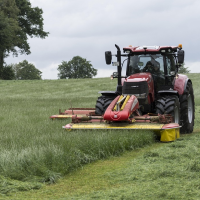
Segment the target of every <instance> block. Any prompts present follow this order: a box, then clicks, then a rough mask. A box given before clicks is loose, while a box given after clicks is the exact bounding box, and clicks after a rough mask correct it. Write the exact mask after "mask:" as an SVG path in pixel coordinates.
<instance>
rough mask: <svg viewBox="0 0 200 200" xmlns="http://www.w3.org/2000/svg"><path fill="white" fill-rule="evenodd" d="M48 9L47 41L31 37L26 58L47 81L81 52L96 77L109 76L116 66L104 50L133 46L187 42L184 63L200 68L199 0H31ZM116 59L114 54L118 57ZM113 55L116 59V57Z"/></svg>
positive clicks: (9, 60) (10, 60)
mask: <svg viewBox="0 0 200 200" xmlns="http://www.w3.org/2000/svg"><path fill="white" fill-rule="evenodd" d="M30 2H31V3H32V6H33V7H36V6H38V7H39V8H42V9H43V12H44V13H43V18H44V30H45V31H48V32H50V34H49V36H48V37H47V38H46V39H39V38H31V39H29V44H30V47H31V54H30V55H19V56H18V57H13V56H12V55H10V56H9V57H8V58H6V60H5V61H6V63H7V64H10V63H18V62H21V61H23V60H24V59H26V60H28V62H31V63H33V64H34V65H35V66H36V68H38V69H39V70H40V71H42V78H43V79H57V74H58V71H57V68H58V65H59V64H61V62H62V61H69V60H71V59H72V58H73V57H74V56H77V55H78V56H81V57H83V58H86V59H87V60H89V61H91V64H92V65H93V67H94V68H95V69H98V74H97V77H109V76H110V75H111V73H112V72H113V71H116V67H113V66H111V65H106V64H105V57H104V52H105V51H109V50H110V51H112V52H113V53H116V48H115V46H114V45H115V44H118V45H119V46H120V48H121V49H122V48H123V47H126V46H129V45H132V46H142V45H149V46H150V45H151V46H152V45H159V46H162V45H167V46H176V45H178V44H182V45H183V49H184V50H185V64H186V67H189V69H190V70H191V72H200V53H199V49H198V47H199V48H200V1H199V0H184V1H182V0H123V1H122V0H109V1H108V0H30ZM114 59H115V58H114ZM114 59H113V60H114Z"/></svg>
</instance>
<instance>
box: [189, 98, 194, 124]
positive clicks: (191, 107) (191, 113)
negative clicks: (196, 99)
mask: <svg viewBox="0 0 200 200" xmlns="http://www.w3.org/2000/svg"><path fill="white" fill-rule="evenodd" d="M192 118H193V106H192V97H191V95H190V94H189V95H188V121H189V123H192Z"/></svg>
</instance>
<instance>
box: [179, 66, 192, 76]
mask: <svg viewBox="0 0 200 200" xmlns="http://www.w3.org/2000/svg"><path fill="white" fill-rule="evenodd" d="M178 73H179V74H187V73H190V70H189V69H188V67H185V64H182V66H181V67H180V68H179V69H178Z"/></svg>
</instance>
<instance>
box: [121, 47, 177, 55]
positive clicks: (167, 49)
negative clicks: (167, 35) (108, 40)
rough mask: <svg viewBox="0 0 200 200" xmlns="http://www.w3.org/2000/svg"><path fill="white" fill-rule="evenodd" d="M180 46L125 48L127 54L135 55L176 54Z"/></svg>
mask: <svg viewBox="0 0 200 200" xmlns="http://www.w3.org/2000/svg"><path fill="white" fill-rule="evenodd" d="M178 48H179V47H178V46H137V47H132V46H131V45H130V46H129V47H125V48H123V50H124V52H125V53H134V54H141V53H174V52H177V49H178Z"/></svg>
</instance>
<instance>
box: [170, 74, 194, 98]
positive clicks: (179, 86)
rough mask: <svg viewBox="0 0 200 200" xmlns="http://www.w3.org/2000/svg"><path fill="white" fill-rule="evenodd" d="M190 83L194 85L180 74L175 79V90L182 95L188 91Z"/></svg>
mask: <svg viewBox="0 0 200 200" xmlns="http://www.w3.org/2000/svg"><path fill="white" fill-rule="evenodd" d="M188 81H189V82H191V83H192V81H191V80H190V79H189V78H188V77H187V76H186V75H183V74H178V77H177V78H175V83H174V90H176V91H177V92H178V94H179V95H182V94H183V93H184V91H185V89H186V86H187V83H188Z"/></svg>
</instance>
